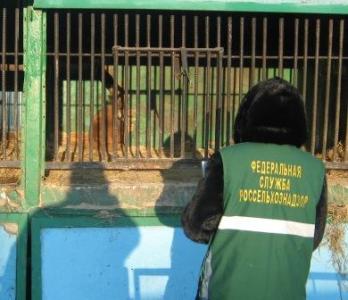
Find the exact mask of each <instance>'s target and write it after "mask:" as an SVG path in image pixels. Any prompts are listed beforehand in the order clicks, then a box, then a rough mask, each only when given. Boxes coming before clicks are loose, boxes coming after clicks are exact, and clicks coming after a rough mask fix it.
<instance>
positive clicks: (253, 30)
mask: <svg viewBox="0 0 348 300" xmlns="http://www.w3.org/2000/svg"><path fill="white" fill-rule="evenodd" d="M255 53H256V18H252V19H251V72H250V86H253V85H254V83H255V55H256V54H255Z"/></svg>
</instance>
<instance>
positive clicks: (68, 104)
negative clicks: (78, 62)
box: [66, 13, 71, 161]
mask: <svg viewBox="0 0 348 300" xmlns="http://www.w3.org/2000/svg"><path fill="white" fill-rule="evenodd" d="M70 52H71V14H70V13H67V15H66V134H67V138H66V160H67V161H71V85H70V66H71V63H70V56H71V53H70Z"/></svg>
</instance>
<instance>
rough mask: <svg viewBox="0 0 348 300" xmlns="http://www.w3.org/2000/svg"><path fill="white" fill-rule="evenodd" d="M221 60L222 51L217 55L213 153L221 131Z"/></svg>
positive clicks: (218, 144) (218, 142)
mask: <svg viewBox="0 0 348 300" xmlns="http://www.w3.org/2000/svg"><path fill="white" fill-rule="evenodd" d="M222 58H223V51H220V50H219V52H218V53H217V61H218V62H217V78H216V94H217V104H216V118H215V120H216V121H215V122H216V124H215V151H217V150H218V149H219V148H220V146H221V129H222V116H223V114H222V107H223V105H222V94H221V91H222Z"/></svg>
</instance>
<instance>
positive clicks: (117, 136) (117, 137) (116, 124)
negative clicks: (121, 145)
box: [111, 14, 123, 160]
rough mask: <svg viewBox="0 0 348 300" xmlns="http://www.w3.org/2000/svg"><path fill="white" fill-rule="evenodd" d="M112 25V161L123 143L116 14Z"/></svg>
mask: <svg viewBox="0 0 348 300" xmlns="http://www.w3.org/2000/svg"><path fill="white" fill-rule="evenodd" d="M113 24H114V26H113V27H114V46H115V48H114V56H113V58H114V65H113V77H114V82H113V100H112V107H111V109H112V134H113V139H112V153H113V156H112V160H114V159H115V158H117V157H118V153H117V151H118V142H119V141H120V142H122V141H123V137H122V136H121V128H120V127H121V125H120V120H119V114H118V110H119V103H118V102H119V99H120V100H121V101H122V96H121V95H120V96H119V90H118V14H114V15H113ZM122 109H123V108H122Z"/></svg>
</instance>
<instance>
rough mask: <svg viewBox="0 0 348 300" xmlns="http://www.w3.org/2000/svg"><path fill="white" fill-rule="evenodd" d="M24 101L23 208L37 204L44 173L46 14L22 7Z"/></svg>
mask: <svg viewBox="0 0 348 300" xmlns="http://www.w3.org/2000/svg"><path fill="white" fill-rule="evenodd" d="M23 23H24V30H23V32H24V71H25V76H24V103H25V105H23V111H22V115H23V121H22V135H23V137H24V139H23V142H22V145H21V146H22V149H24V150H23V151H22V157H21V158H22V169H23V172H22V178H21V184H22V189H23V190H24V198H25V202H24V207H25V208H26V209H27V210H30V209H32V208H36V207H37V206H38V205H39V199H40V187H41V178H42V175H43V174H44V168H43V165H44V164H43V162H44V155H45V117H46V104H45V103H46V99H45V94H46V89H45V79H46V13H45V12H43V11H40V10H34V9H33V8H32V7H31V6H28V7H26V8H24V22H23Z"/></svg>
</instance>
